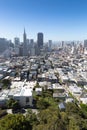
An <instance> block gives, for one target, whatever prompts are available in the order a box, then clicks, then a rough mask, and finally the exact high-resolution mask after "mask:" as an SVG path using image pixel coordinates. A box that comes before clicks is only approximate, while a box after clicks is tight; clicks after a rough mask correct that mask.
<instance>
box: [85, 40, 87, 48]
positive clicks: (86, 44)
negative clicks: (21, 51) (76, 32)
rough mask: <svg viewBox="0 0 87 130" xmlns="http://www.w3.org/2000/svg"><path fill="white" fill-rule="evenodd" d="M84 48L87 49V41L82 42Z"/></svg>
mask: <svg viewBox="0 0 87 130" xmlns="http://www.w3.org/2000/svg"><path fill="white" fill-rule="evenodd" d="M84 48H87V40H84Z"/></svg>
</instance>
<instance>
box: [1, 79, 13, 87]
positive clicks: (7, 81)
mask: <svg viewBox="0 0 87 130" xmlns="http://www.w3.org/2000/svg"><path fill="white" fill-rule="evenodd" d="M2 83H3V86H4V88H9V87H10V85H11V80H10V79H3V80H2Z"/></svg>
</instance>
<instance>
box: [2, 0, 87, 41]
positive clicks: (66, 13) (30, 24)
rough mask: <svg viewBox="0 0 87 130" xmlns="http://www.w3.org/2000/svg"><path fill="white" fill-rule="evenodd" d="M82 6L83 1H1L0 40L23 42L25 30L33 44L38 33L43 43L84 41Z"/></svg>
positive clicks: (86, 13) (86, 11)
mask: <svg viewBox="0 0 87 130" xmlns="http://www.w3.org/2000/svg"><path fill="white" fill-rule="evenodd" d="M86 5H87V1H86V0H73V1H72V0H71V1H70V0H38V1H36V0H15V1H13V0H1V1H0V16H1V18H0V37H6V38H7V39H11V40H13V38H14V37H19V38H20V39H21V41H23V30H24V27H25V30H26V34H27V38H29V39H32V38H33V39H34V40H35V41H36V40H37V33H38V32H42V33H43V34H44V39H45V41H48V40H50V39H52V40H53V41H61V40H64V41H67V40H84V39H87V7H86Z"/></svg>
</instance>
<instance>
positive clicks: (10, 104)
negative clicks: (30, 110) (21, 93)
mask: <svg viewBox="0 0 87 130" xmlns="http://www.w3.org/2000/svg"><path fill="white" fill-rule="evenodd" d="M7 107H8V108H12V109H13V110H16V109H19V108H20V105H19V102H18V101H15V100H14V99H13V98H10V99H9V100H8V101H7Z"/></svg>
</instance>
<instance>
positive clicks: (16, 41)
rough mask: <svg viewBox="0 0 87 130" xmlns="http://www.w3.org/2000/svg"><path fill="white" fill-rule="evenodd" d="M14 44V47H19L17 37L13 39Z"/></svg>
mask: <svg viewBox="0 0 87 130" xmlns="http://www.w3.org/2000/svg"><path fill="white" fill-rule="evenodd" d="M14 44H15V46H19V45H20V39H19V38H18V37H15V38H14Z"/></svg>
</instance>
